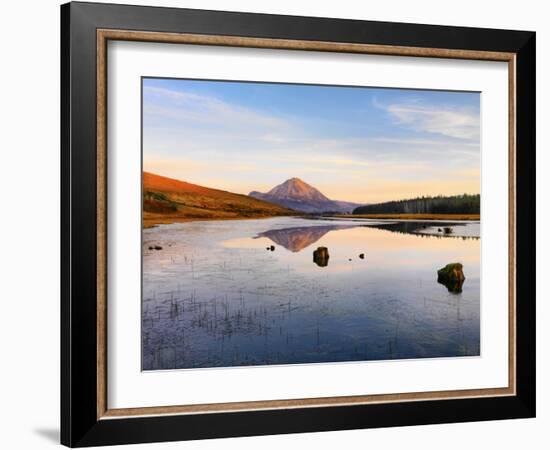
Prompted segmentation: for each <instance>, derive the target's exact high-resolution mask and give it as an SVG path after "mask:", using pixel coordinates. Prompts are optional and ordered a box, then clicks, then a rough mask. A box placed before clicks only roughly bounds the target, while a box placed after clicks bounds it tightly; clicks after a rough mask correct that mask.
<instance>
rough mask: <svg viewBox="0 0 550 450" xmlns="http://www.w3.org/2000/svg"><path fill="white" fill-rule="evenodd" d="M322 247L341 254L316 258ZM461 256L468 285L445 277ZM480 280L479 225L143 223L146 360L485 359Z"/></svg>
mask: <svg viewBox="0 0 550 450" xmlns="http://www.w3.org/2000/svg"><path fill="white" fill-rule="evenodd" d="M443 227H451V228H452V232H451V233H449V234H445V233H444V232H443V231H442V230H443ZM155 247H157V248H159V249H155ZM318 247H326V249H327V251H328V259H326V258H325V257H323V258H317V259H316V261H314V256H313V253H314V251H315V250H316V249H317V248H318ZM361 254H362V255H363V258H361V257H360V256H359V255H361ZM452 262H460V263H462V264H463V266H464V275H465V277H466V280H465V282H464V284H463V285H462V287H461V292H456V290H455V292H451V291H452V290H449V289H448V288H447V287H446V286H445V285H443V284H440V283H438V282H437V270H438V269H440V268H442V267H444V266H445V265H446V264H448V263H452ZM479 277H480V239H479V222H477V223H476V222H472V223H462V224H456V223H449V222H445V223H434V222H431V223H422V222H413V221H389V220H388V221H374V220H366V219H365V220H357V219H354V220H351V219H334V220H332V219H304V218H294V217H278V218H270V219H252V220H227V221H203V222H187V223H178V224H170V225H160V226H156V227H154V228H149V229H144V230H143V298H142V369H143V370H160V369H188V368H204V367H230V366H245V365H246V366H249V365H266V364H297V363H327V362H343V361H366V360H367V361H368V360H389V359H405V358H407V359H410V358H440V357H459V356H477V355H479V354H480V280H479Z"/></svg>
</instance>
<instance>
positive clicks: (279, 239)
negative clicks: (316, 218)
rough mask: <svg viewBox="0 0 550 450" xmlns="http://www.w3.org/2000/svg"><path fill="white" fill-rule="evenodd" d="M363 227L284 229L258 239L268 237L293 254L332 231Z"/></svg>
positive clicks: (340, 226) (271, 231)
mask: <svg viewBox="0 0 550 450" xmlns="http://www.w3.org/2000/svg"><path fill="white" fill-rule="evenodd" d="M357 226H361V225H322V226H314V227H295V228H283V229H281V230H269V231H264V232H263V233H259V234H258V236H256V237H266V238H269V239H271V240H272V241H273V242H274V243H276V244H279V245H281V246H283V247H284V248H286V249H287V250H290V251H291V252H294V253H296V252H299V251H302V250H303V249H304V248H306V247H309V246H310V245H311V244H313V243H315V242H317V241H318V240H319V239H321V238H322V237H323V236H324V235H325V234H327V233H328V232H329V231H332V230H343V229H346V228H355V227H357Z"/></svg>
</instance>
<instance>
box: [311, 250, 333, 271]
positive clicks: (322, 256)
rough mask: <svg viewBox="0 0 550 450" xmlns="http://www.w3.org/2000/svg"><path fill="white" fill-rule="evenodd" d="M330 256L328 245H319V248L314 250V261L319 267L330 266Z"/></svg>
mask: <svg viewBox="0 0 550 450" xmlns="http://www.w3.org/2000/svg"><path fill="white" fill-rule="evenodd" d="M329 258H330V256H329V254H328V248H326V247H317V250H314V251H313V262H314V263H315V264H317V265H318V266H319V267H326V266H328V260H329Z"/></svg>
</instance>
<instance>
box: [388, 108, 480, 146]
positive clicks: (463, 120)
mask: <svg viewBox="0 0 550 450" xmlns="http://www.w3.org/2000/svg"><path fill="white" fill-rule="evenodd" d="M386 110H387V111H388V112H389V113H390V114H391V115H392V116H393V117H394V118H395V119H396V123H397V124H398V125H401V126H405V127H408V128H411V129H413V130H415V131H421V132H427V133H434V134H439V135H443V136H448V137H452V138H457V139H468V140H479V112H478V111H474V110H471V109H468V108H451V107H447V108H444V107H440V106H439V107H434V106H426V105H416V104H392V105H389V106H387V107H386Z"/></svg>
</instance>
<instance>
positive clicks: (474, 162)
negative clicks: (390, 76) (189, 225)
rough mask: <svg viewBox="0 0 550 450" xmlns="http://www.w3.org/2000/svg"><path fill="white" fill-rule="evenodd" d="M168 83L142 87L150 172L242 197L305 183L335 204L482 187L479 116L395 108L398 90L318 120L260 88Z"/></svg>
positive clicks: (405, 105)
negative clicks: (360, 108) (364, 107)
mask: <svg viewBox="0 0 550 450" xmlns="http://www.w3.org/2000/svg"><path fill="white" fill-rule="evenodd" d="M174 85H175V83H172V84H171V86H174ZM244 85H246V83H245V84H243V86H244ZM165 86H166V87H162V86H158V85H149V86H148V85H145V86H144V105H143V113H144V117H143V120H144V130H143V131H144V132H143V149H144V169H145V170H148V171H151V172H156V173H159V174H162V175H166V176H170V177H173V178H179V179H182V180H185V181H189V182H191V183H196V184H200V185H204V186H209V187H214V188H218V189H225V190H229V191H232V192H238V193H243V194H246V193H248V192H250V191H252V190H260V191H263V190H268V189H270V188H272V187H273V186H274V185H275V184H279V183H280V182H282V181H284V180H285V179H286V178H290V177H293V176H298V177H302V178H303V179H305V180H306V181H307V182H309V183H311V184H313V185H314V186H316V187H318V188H320V189H321V191H322V192H323V193H325V194H326V195H328V196H329V197H331V198H335V199H340V200H350V201H357V202H360V203H361V202H371V201H378V200H382V199H391V198H393V197H395V196H398V195H399V196H403V195H405V194H410V195H413V196H414V195H422V194H429V193H442V194H443V193H452V192H455V191H456V192H458V193H460V192H463V191H467V192H474V191H476V186H478V187H479V177H477V179H476V171H475V168H476V167H478V166H479V129H478V128H479V127H478V120H479V118H478V117H477V116H476V113H475V112H474V110H467V109H465V108H459V107H455V108H453V107H451V106H441V105H439V106H434V105H435V104H434V105H432V106H429V105H428V102H424V103H423V102H422V101H420V102H418V101H417V102H415V101H409V102H407V101H405V100H404V99H403V98H404V97H402V96H399V97H398V99H397V100H400V102H397V101H395V100H396V98H395V95H396V94H395V92H394V91H392V93H391V95H392V96H391V97H387V98H384V99H383V102H379V103H377V104H376V105H370V103H368V104H369V105H370V111H368V112H367V113H365V114H364V115H363V116H362V117H359V116H357V115H356V114H354V113H351V112H349V111H348V110H347V109H345V108H344V109H342V108H341V109H340V112H333V111H332V109H330V108H329V109H328V110H326V109H325V110H323V114H324V116H323V115H322V114H321V115H320V116H323V117H322V118H321V119H319V118H318V117H317V116H318V114H317V112H316V110H315V109H314V108H313V107H312V109H311V111H310V112H309V114H308V115H307V114H304V113H303V110H302V109H301V108H302V107H301V106H300V108H298V107H296V102H297V101H298V100H299V99H295V98H292V101H291V102H290V105H291V106H287V104H285V103H284V102H282V103H281V102H280V99H279V97H278V95H273V94H274V93H273V92H272V93H271V94H272V95H271V96H269V97H265V98H264V97H263V96H262V91H261V89H260V88H259V87H257V86H256V89H255V90H254V91H246V95H244V94H245V92H244V91H234V90H233V89H236V88H235V86H237V88H238V89H245V88H244V87H242V88H239V87H238V86H239V85H238V84H233V85H231V90H230V89H229V88H228V90H227V91H225V92H222V93H221V94H220V93H219V92H218V95H216V93H215V92H214V91H215V90H208V89H203V90H200V89H197V87H196V85H194V87H193V84H192V83H190V84H186V83H184V82H182V83H181V84H180V85H178V86H177V88H176V87H175V88H174V89H172V88H170V85H169V84H166V85H165ZM235 92H238V93H239V96H237V95H235ZM241 92H243V95H242V96H241V95H240V94H241ZM295 93H296V91H293V94H295ZM281 97H282V96H281ZM339 98H340V97H339V95H336V94H334V95H333V96H332V97H331V102H327V104H329V105H333V104H334V101H335V102H338V101H339ZM402 99H403V100H402ZM313 100H315V101H316V100H317V99H316V98H315V99H313ZM401 100H402V101H401ZM315 101H313V102H312V97H308V98H307V102H309V105H315ZM298 103H299V102H298ZM355 104H357V100H356V99H355V98H353V99H351V100H350V105H352V106H353V105H355ZM451 105H452V103H451ZM474 106H475V105H474ZM380 108H383V109H384V110H385V111H386V113H387V114H380ZM342 111H343V112H342ZM341 114H347V115H346V117H342V116H341ZM365 120H366V121H367V122H369V123H368V125H369V126H370V128H369V129H368V130H367V129H364V127H363V125H364V123H365ZM350 124H351V125H352V126H351V127H349V126H348V125H350ZM358 130H359V131H358ZM348 131H349V133H348ZM476 133H477V134H476ZM476 136H477V137H476ZM459 186H463V188H459ZM477 191H479V189H478V188H477Z"/></svg>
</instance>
